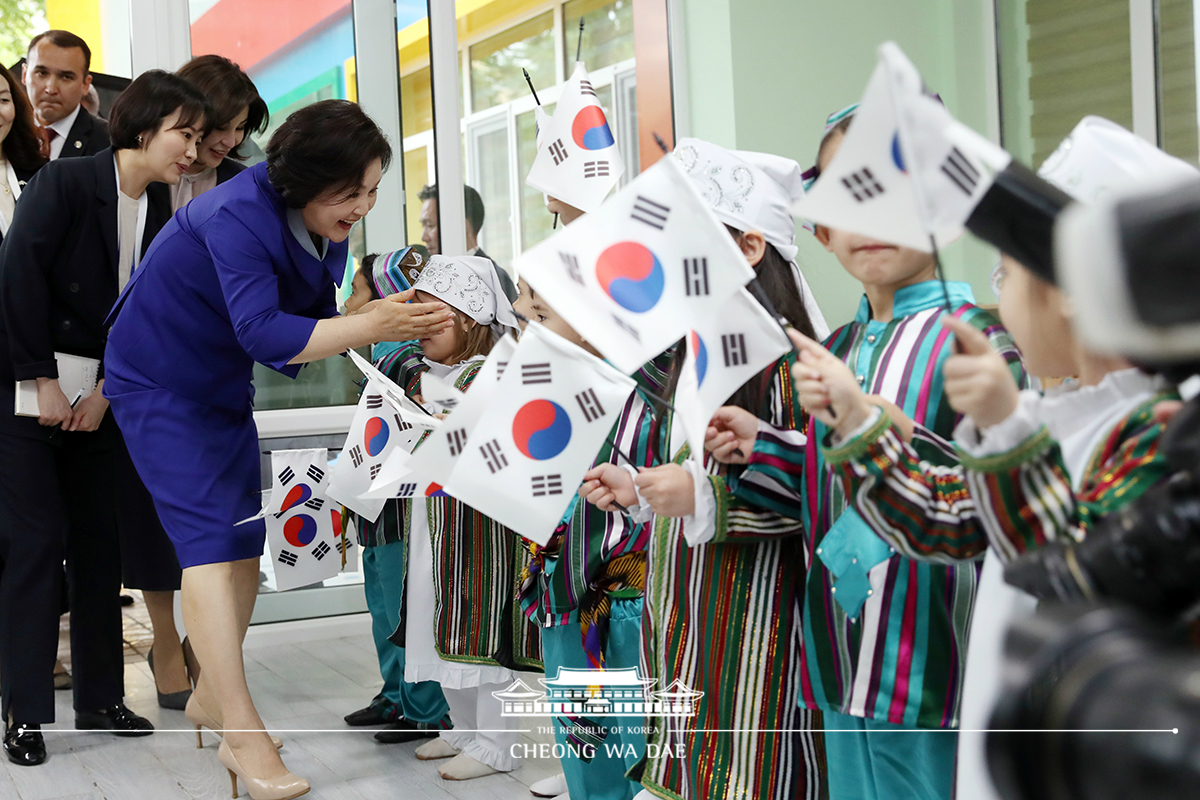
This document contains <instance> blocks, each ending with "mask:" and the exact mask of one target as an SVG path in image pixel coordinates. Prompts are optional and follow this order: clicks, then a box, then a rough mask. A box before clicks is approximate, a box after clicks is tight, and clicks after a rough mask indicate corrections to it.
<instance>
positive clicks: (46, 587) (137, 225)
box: [0, 70, 211, 765]
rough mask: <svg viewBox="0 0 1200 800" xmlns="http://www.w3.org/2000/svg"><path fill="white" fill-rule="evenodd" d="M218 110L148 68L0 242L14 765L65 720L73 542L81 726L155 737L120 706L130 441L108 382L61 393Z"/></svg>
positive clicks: (0, 465)
mask: <svg viewBox="0 0 1200 800" xmlns="http://www.w3.org/2000/svg"><path fill="white" fill-rule="evenodd" d="M210 116H211V114H210V109H209V104H208V101H207V100H206V99H205V98H204V96H203V95H201V94H200V92H199V91H197V90H196V89H195V87H193V86H192V85H191V84H190V83H188V82H187V81H185V80H183V79H182V78H179V77H178V76H176V75H172V74H170V73H167V72H162V71H160V70H152V71H150V72H147V73H145V74H143V75H142V76H140V77H139V78H138V79H137V80H135V81H134V82H133V83H132V84H130V85H129V87H128V88H127V89H126V90H125V92H124V93H123V94H122V95H121V97H120V98H119V99H118V100H117V102H116V103H115V104H114V105H113V108H112V112H111V114H110V134H111V136H112V142H113V146H112V148H108V149H105V150H102V151H101V152H100V153H98V154H96V155H95V156H85V157H81V158H71V159H61V160H59V161H55V162H53V163H51V164H49V165H47V166H46V167H44V168H43V169H42V170H40V171H39V172H38V173H37V175H35V176H34V177H33V179H32V180H30V181H29V183H28V185H27V186H26V187H25V191H24V193H23V195H22V198H21V202H20V203H19V204H18V205H17V208H16V213H15V214H14V217H13V222H12V225H11V226H10V229H9V235H8V236H7V237H6V238H5V239H4V242H3V244H2V245H0V518H3V519H4V520H5V523H6V524H5V526H3V527H0V547H4V548H7V549H9V550H10V551H11V548H12V547H13V543H14V541H15V540H16V539H27V540H32V541H34V542H36V543H38V545H39V549H38V552H37V554H36V555H37V557H36V558H30V559H28V560H26V559H21V560H18V559H15V558H6V559H5V561H6V567H5V570H4V575H3V577H2V578H0V663H3V672H2V673H0V677H2V680H3V711H4V719H5V736H4V749H5V752H6V753H7V755H8V757H9V759H10V760H12V761H14V762H15V763H18V764H26V765H32V764H39V763H41V762H42V761H44V760H45V757H46V752H45V745H44V744H43V742H42V739H41V733H40V725H41V723H44V722H50V721H53V719H54V699H53V691H54V690H53V683H52V678H51V671H52V668H53V666H54V656H55V652H56V650H57V639H58V617H57V612H58V607H59V606H58V602H57V590H58V581H59V575H60V571H59V570H58V569H57V565H58V564H59V563H61V561H62V558H63V549H62V547H63V543H64V542H65V547H66V552H65V556H66V561H67V575H68V587H69V592H70V598H71V603H70V604H71V658H72V666H73V671H74V681H73V683H74V687H73V688H74V692H75V697H74V706H75V727H76V728H78V729H83V730H110V731H113V732H114V733H117V734H118V735H126V736H137V735H144V734H148V733H150V732H151V731H152V730H153V727H152V726H151V725H150V723H149V721H147V720H146V719H144V718H142V717H139V716H137V715H136V714H134V713H133V712H131V711H130V710H129V709H128V708H126V707H125V704H124V702H123V697H124V680H123V676H124V654H123V648H122V637H121V608H120V596H119V592H120V583H121V559H120V545H119V541H118V533H117V530H118V522H117V502H116V498H118V495H119V492H118V487H119V486H120V484H121V482H122V481H126V480H127V478H126V477H125V476H120V475H118V473H117V470H116V469H115V468H114V464H115V463H116V462H115V456H116V454H117V452H118V451H119V449H120V448H123V446H124V445H123V442H122V441H121V435H120V431H118V430H117V427H116V424H115V423H114V422H113V420H112V415H111V414H109V413H108V402H107V401H106V400H105V399H104V397H103V396H102V394H101V392H100V391H99V389H100V388H102V387H97V390H96V391H94V392H92V393H91V394H90V395H88V396H86V397H83V396H76V397H73V398H68V397H67V396H66V395H65V394H64V393H63V391H62V389H61V387H60V386H59V381H58V366H57V360H56V354H58V353H65V354H72V355H76V356H83V357H85V358H93V359H97V360H99V359H101V358H102V357H103V355H104V346H105V341H106V331H105V327H104V320H105V317H107V315H108V312H109V309H111V308H112V305H113V303H114V302H115V301H116V299H117V294H118V292H119V291H120V288H121V287H122V286H123V285H124V283H125V282H127V281H128V280H129V276H130V274H131V273H132V271H133V270H134V269H136V268H137V263H138V261H139V260H140V258H141V256H142V255H143V254H144V253H145V252H146V250H147V249H148V248H149V246H150V243H151V241H152V240H153V239H154V235H155V234H156V233H157V232H158V230H159V229H160V228H161V227H162V226H163V225H164V224H165V223H166V221H167V219H168V218H169V216H170V210H171V209H170V198H169V195H168V191H167V186H166V185H164V184H169V183H175V182H177V181H178V180H179V176H180V175H182V174H183V173H184V172H186V171H187V169H188V167H189V166H190V165H191V163H192V161H194V160H195V158H196V143H197V142H198V141H199V139H200V138H201V136H202V135H203V133H204V132H205V126H206V123H207V120H208V119H209V118H210ZM99 369H100V373H99V374H100V381H101V384H103V365H102V364H101V365H100V367H99ZM16 381H35V382H36V387H37V402H38V416H37V417H27V416H16V415H14V414H12V412H9V411H7V410H8V409H12V408H14V391H15V382H16ZM5 412H7V413H5ZM56 546H57V548H58V549H57V550H55V547H56Z"/></svg>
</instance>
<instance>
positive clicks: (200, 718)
mask: <svg viewBox="0 0 1200 800" xmlns="http://www.w3.org/2000/svg"><path fill="white" fill-rule="evenodd" d="M183 714H184V716H186V717H187V718H188V722H190V723H192V725H193V726H194V727H195V728H196V749H197V750H203V749H204V738H203V737H202V736H201V735H200V729H201V728H208V729H209V730H210V731H212V732H213V733H215V734H216V735H217V736H221V723H219V722H217V721H216V720H215V719H213V718H212V715H211V714H209V713H208V712H207V711H205V710H204V707H203V706H201V705H200V701H199V700H197V699H196V695H195V694H193V695H192V696H191V697H189V698H188V704H187V708H185V709H184V710H183ZM271 744H273V745H275V749H276V750H279V749H281V748H282V747H283V739H280V738H279V737H278V736H272V737H271Z"/></svg>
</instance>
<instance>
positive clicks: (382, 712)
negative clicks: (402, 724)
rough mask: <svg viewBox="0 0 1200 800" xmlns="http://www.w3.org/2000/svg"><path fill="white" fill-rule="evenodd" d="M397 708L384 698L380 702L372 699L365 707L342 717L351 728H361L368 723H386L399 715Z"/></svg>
mask: <svg viewBox="0 0 1200 800" xmlns="http://www.w3.org/2000/svg"><path fill="white" fill-rule="evenodd" d="M398 712H399V708H397V706H395V705H394V704H392V703H389V702H387V701H386V700H385V701H384V702H382V703H380V702H377V701H372V702H371V705H369V706H367V707H366V708H360V709H359V710H358V711H354V712H351V713H349V714H347V715H346V716H345V717H343V719H345V720H346V724H347V725H349V726H350V727H352V728H362V727H366V726H368V725H387V724H388V723H389V722H392V721H393V720H395V719H396V717H397V716H398V715H399V714H398Z"/></svg>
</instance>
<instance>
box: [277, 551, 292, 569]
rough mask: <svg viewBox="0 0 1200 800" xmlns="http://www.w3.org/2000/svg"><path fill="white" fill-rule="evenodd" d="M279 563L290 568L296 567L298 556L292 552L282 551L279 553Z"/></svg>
mask: <svg viewBox="0 0 1200 800" xmlns="http://www.w3.org/2000/svg"><path fill="white" fill-rule="evenodd" d="M279 563H280V564H287V565H288V566H289V567H294V566H296V554H295V553H293V552H292V551H291V550H280V551H279Z"/></svg>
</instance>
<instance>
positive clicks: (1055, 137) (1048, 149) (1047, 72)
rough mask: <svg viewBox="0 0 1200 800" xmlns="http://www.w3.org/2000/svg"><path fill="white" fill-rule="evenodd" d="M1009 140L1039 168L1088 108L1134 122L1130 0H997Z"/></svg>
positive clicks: (1006, 139)
mask: <svg viewBox="0 0 1200 800" xmlns="http://www.w3.org/2000/svg"><path fill="white" fill-rule="evenodd" d="M996 10H997V22H998V36H999V46H1000V87H1001V102H1002V109H1003V120H1002V125H1003V136H1004V146H1005V148H1006V149H1007V150H1009V151H1010V152H1011V153H1013V155H1015V156H1016V157H1018V158H1020V159H1021V160H1022V161H1025V162H1026V163H1030V164H1032V165H1033V166H1034V167H1035V168H1036V167H1037V166H1039V165H1040V164H1041V163H1042V161H1044V160H1045V159H1046V157H1047V156H1048V155H1050V153H1052V152H1053V151H1054V148H1055V147H1057V146H1058V143H1059V142H1061V141H1062V140H1063V138H1064V137H1066V135H1067V134H1068V133H1070V132H1071V129H1072V128H1074V127H1075V125H1076V124H1077V123H1078V122H1079V120H1080V119H1082V118H1083V117H1084V116H1086V115H1088V114H1097V115H1099V116H1102V117H1106V118H1108V119H1111V120H1112V121H1113V122H1116V123H1118V124H1119V125H1123V126H1125V127H1126V128H1132V127H1133V94H1132V83H1131V81H1132V78H1131V72H1130V52H1129V0H1070V2H1067V0H997V3H996Z"/></svg>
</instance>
